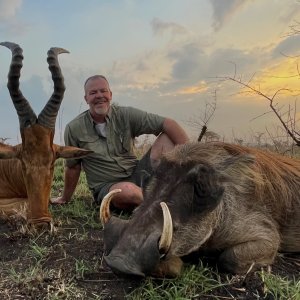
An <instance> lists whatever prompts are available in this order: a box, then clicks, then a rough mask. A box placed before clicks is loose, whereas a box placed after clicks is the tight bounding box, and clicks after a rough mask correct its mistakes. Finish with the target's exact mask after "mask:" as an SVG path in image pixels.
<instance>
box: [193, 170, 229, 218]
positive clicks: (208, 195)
mask: <svg viewBox="0 0 300 300" xmlns="http://www.w3.org/2000/svg"><path fill="white" fill-rule="evenodd" d="M188 176H189V178H190V179H192V180H193V182H194V197H193V208H194V209H195V210H196V211H197V212H208V211H211V210H213V209H214V208H215V207H216V206H217V205H218V204H219V203H220V201H221V198H222V195H223V193H224V187H223V186H222V185H221V184H220V181H219V175H218V172H217V171H216V170H215V169H214V168H213V167H212V166H209V165H204V164H199V165H197V166H195V167H194V168H193V169H191V170H190V171H189V173H188Z"/></svg>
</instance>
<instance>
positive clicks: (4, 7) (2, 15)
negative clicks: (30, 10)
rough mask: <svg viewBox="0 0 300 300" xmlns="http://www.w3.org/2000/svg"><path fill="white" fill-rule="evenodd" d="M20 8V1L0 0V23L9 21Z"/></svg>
mask: <svg viewBox="0 0 300 300" xmlns="http://www.w3.org/2000/svg"><path fill="white" fill-rule="evenodd" d="M21 6H22V0H9V1H7V0H0V21H3V20H9V19H10V18H13V17H14V16H15V15H16V12H17V10H18V9H19V8H20V7H21Z"/></svg>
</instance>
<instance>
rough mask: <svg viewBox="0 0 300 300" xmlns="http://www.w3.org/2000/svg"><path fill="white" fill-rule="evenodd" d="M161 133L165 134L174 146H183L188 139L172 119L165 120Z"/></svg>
mask: <svg viewBox="0 0 300 300" xmlns="http://www.w3.org/2000/svg"><path fill="white" fill-rule="evenodd" d="M163 133H165V134H166V135H167V136H168V137H169V138H170V140H171V141H172V142H173V143H174V145H178V144H185V143H187V142H188V141H189V138H188V136H187V134H186V132H185V131H184V129H183V128H182V127H181V126H180V125H179V124H178V123H177V122H176V121H174V120H173V119H170V118H166V119H165V120H164V123H163Z"/></svg>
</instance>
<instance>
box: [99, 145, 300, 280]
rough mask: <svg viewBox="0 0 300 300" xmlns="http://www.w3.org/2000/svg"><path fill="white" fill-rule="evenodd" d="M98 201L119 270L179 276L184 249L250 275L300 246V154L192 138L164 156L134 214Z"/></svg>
mask: <svg viewBox="0 0 300 300" xmlns="http://www.w3.org/2000/svg"><path fill="white" fill-rule="evenodd" d="M118 192H119V191H118V190H114V191H112V192H110V193H109V194H107V196H106V197H105V199H104V200H103V202H102V205H101V208H100V218H101V221H102V224H103V226H104V243H105V251H106V253H105V254H106V256H105V261H106V263H107V264H108V265H109V266H110V267H111V269H112V270H113V271H115V272H119V273H124V274H132V275H139V276H145V275H153V276H168V277H173V276H177V275H178V274H180V272H181V267H182V260H181V258H182V257H183V256H186V255H188V254H190V253H195V252H196V253H199V251H198V250H203V251H205V252H210V251H211V252H214V253H216V252H217V253H219V256H218V263H219V265H220V267H222V268H223V270H226V271H228V272H231V273H236V274H245V273H246V272H248V271H250V270H255V269H257V268H258V267H261V266H266V265H269V264H272V262H273V260H274V257H275V256H276V254H277V252H278V251H283V252H299V251H300V161H299V160H297V159H291V158H288V157H285V156H281V155H278V154H274V153H271V152H264V151H262V150H258V149H254V148H253V149H252V148H246V147H241V146H237V145H231V144H223V143H216V144H201V143H190V144H186V145H182V146H178V147H176V148H175V149H174V151H172V152H170V153H168V154H167V155H165V157H164V158H162V160H161V162H160V164H159V166H158V168H157V169H156V172H155V174H154V176H153V177H152V179H151V180H150V182H149V184H148V186H147V187H146V188H145V190H144V202H143V203H142V204H141V205H140V206H139V207H138V208H136V210H135V211H134V212H133V214H132V217H131V219H129V220H122V219H119V218H117V217H115V216H111V214H110V211H109V203H110V201H111V199H112V198H113V196H114V194H116V193H118Z"/></svg>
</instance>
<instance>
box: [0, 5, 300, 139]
mask: <svg viewBox="0 0 300 300" xmlns="http://www.w3.org/2000/svg"><path fill="white" fill-rule="evenodd" d="M299 24H300V1H299V0H298V1H297V0H285V1H283V0H263V1H262V0H251V1H250V0H249V1H248V0H222V1H221V0H168V1H164V0H152V1H145V0H124V1H121V0H59V1H58V0H51V1H37V0H26V1H25V0H0V40H1V41H11V42H15V43H18V44H19V45H20V46H21V47H22V48H23V54H24V61H23V65H24V67H23V69H22V75H21V90H22V92H23V94H24V96H25V97H26V98H27V99H28V101H29V102H30V103H31V105H32V107H33V109H34V110H35V111H36V113H39V112H40V110H41V109H42V107H43V106H44V105H45V103H46V102H47V100H48V99H49V97H50V95H51V93H52V81H51V77H50V73H49V70H48V65H47V62H46V53H47V51H48V49H49V48H50V47H53V46H57V47H62V48H65V49H67V50H69V51H70V54H62V55H60V56H59V61H60V65H61V68H62V72H63V74H64V77H65V84H66V87H67V90H66V93H65V97H64V100H63V102H62V105H61V110H60V114H59V117H58V120H57V127H56V128H57V129H56V138H55V140H56V142H57V143H61V142H62V141H61V140H62V138H61V136H62V132H63V129H64V126H65V124H66V123H67V122H69V121H70V120H71V119H72V118H74V117H75V116H76V115H77V114H78V113H80V112H82V111H84V110H86V109H87V105H86V103H85V100H84V98H83V83H84V81H85V79H86V78H87V77H88V76H90V75H94V74H103V75H105V76H106V77H107V78H108V79H109V81H110V84H111V89H112V92H113V101H114V102H116V103H118V104H120V105H124V106H134V107H137V108H140V109H142V110H146V111H149V112H153V113H157V114H160V115H162V116H167V117H171V118H174V119H175V120H177V121H178V122H179V123H180V124H181V125H182V126H183V127H184V128H185V129H186V130H187V131H188V133H189V135H190V136H191V138H195V137H196V136H197V134H198V133H199V131H200V129H201V119H203V118H204V116H205V107H207V106H209V105H210V104H212V103H214V101H215V100H214V99H216V110H215V113H214V115H213V117H212V118H211V119H210V121H209V123H208V128H209V130H211V131H214V132H216V133H218V134H219V135H220V136H222V137H224V138H226V139H227V140H229V141H232V140H233V139H234V138H239V139H248V138H250V139H251V137H253V136H254V135H256V134H259V133H261V132H266V130H268V131H270V132H271V131H273V132H277V125H279V123H278V121H277V119H276V118H275V117H274V115H273V114H272V113H268V112H269V106H268V105H269V103H268V101H267V100H266V99H264V98H262V97H259V96H253V95H252V96H251V95H249V94H247V93H244V92H242V91H241V90H240V88H241V87H240V85H239V84H237V83H233V82H230V81H224V80H222V78H223V77H228V76H236V78H242V81H243V82H246V83H247V82H249V80H250V84H251V85H253V86H254V87H256V88H257V89H260V91H261V92H263V93H265V94H266V95H268V96H272V95H273V94H274V93H275V92H276V91H277V90H279V89H289V91H288V92H287V91H286V92H285V93H280V94H279V95H278V97H277V98H276V99H275V100H276V102H278V107H280V108H281V109H282V112H284V111H286V110H287V109H288V107H289V105H290V107H293V108H294V103H295V100H297V97H298V94H299V90H300V84H299V80H300V76H299V69H300V67H297V64H298V63H299V58H300V34H298V35H296V34H293V31H292V27H293V26H296V28H297V29H298V30H299V31H300V25H299ZM10 60H11V53H10V51H9V50H8V49H6V48H4V47H0V104H1V109H0V120H1V125H2V126H1V127H0V137H2V138H10V139H9V140H8V142H9V143H11V144H15V143H17V142H20V134H19V124H18V118H17V114H16V111H15V110H14V107H13V105H12V102H11V100H10V97H9V94H8V91H7V88H6V83H7V72H8V69H9V65H10ZM259 116H260V117H259ZM191 123H193V124H195V123H197V125H196V128H194V127H192V126H191V125H190V124H191ZM198 124H199V125H198Z"/></svg>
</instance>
